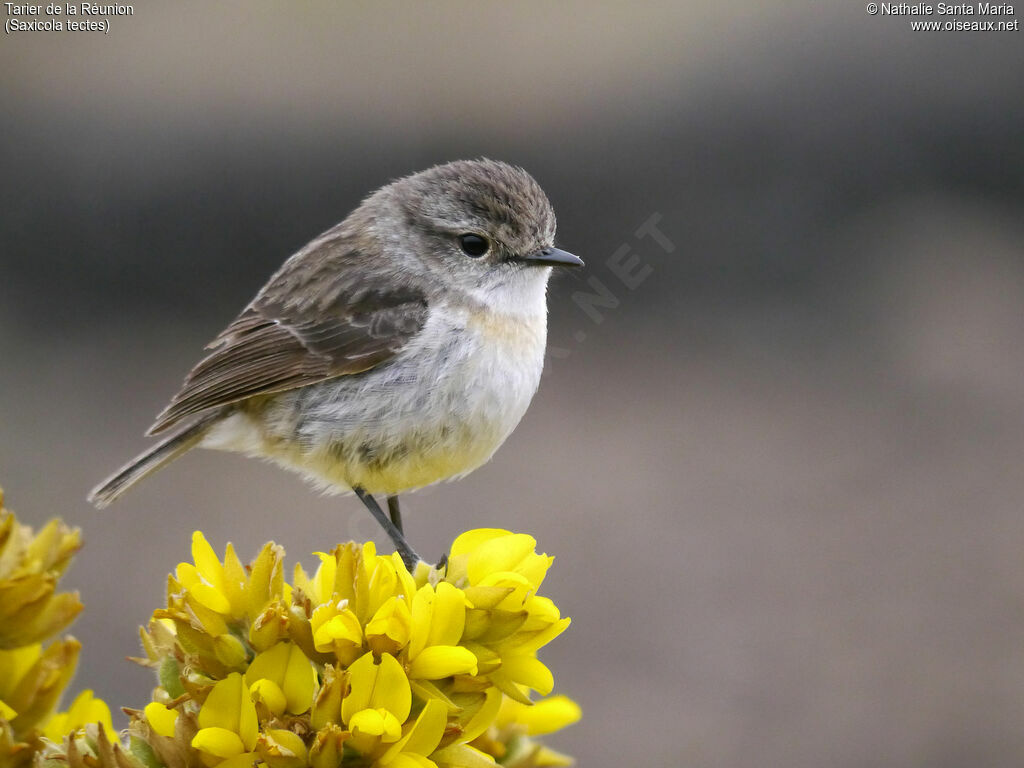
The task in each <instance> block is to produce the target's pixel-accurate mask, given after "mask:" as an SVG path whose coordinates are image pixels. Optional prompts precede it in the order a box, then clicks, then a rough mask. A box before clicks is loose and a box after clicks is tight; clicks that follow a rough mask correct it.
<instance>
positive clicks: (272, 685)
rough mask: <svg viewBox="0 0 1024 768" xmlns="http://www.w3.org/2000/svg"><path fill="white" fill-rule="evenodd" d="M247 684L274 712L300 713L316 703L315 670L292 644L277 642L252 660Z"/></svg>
mask: <svg viewBox="0 0 1024 768" xmlns="http://www.w3.org/2000/svg"><path fill="white" fill-rule="evenodd" d="M245 683H246V685H248V686H249V691H250V692H251V693H252V696H253V699H254V700H257V701H263V702H264V703H265V704H266V705H267V707H268V709H269V710H270V711H271V712H273V713H274V714H275V715H281V714H283V713H284V712H285V711H288V712H290V713H291V714H294V715H301V714H302V713H303V712H306V711H307V710H309V708H310V707H311V706H312V704H313V693H314V691H315V690H316V685H317V677H316V670H315V669H314V668H313V665H312V663H311V662H310V660H309V659H308V658H306V656H305V654H304V653H302V651H301V650H300V649H299V648H298V647H297V646H295V645H293V644H292V643H287V642H285V643H278V644H277V645H275V646H274V647H273V648H270V649H268V650H266V651H263V652H262V653H260V654H259V655H257V656H256V658H254V659H253V660H252V663H251V664H250V665H249V669H247V670H246V672H245Z"/></svg>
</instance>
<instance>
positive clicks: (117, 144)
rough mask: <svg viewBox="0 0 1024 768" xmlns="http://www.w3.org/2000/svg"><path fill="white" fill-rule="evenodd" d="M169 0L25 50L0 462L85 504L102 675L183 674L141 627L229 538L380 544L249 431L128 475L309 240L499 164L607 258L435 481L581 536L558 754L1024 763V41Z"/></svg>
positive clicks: (680, 7) (76, 581)
mask: <svg viewBox="0 0 1024 768" xmlns="http://www.w3.org/2000/svg"><path fill="white" fill-rule="evenodd" d="M134 8H135V15H134V16H133V17H114V18H112V23H111V30H110V33H109V34H106V35H104V34H102V33H84V32H79V33H73V32H62V33H20V34H15V35H9V36H5V37H4V38H3V40H2V41H0V70H2V71H3V72H4V75H3V77H2V83H0V89H2V90H0V94H2V104H0V176H2V179H3V183H2V185H0V231H2V237H3V242H2V246H0V483H2V484H3V487H4V490H5V492H6V498H7V504H8V506H10V507H12V508H13V509H15V510H16V511H17V512H18V513H19V514H20V516H21V517H22V519H23V520H25V521H26V522H31V523H33V524H39V523H42V522H43V521H44V520H46V519H47V518H49V517H50V516H52V515H61V516H63V517H64V518H65V519H66V520H68V521H69V522H70V523H72V524H74V525H79V526H81V527H82V528H83V531H84V535H85V540H86V547H85V550H84V551H83V552H82V553H81V554H80V555H79V557H78V559H77V562H76V564H75V566H74V567H73V569H72V571H71V572H70V574H69V576H68V577H67V583H68V584H69V585H71V586H72V587H76V588H79V589H80V590H81V591H82V594H83V599H84V601H85V603H86V611H85V612H84V613H83V615H82V616H81V618H80V619H79V620H78V622H77V623H76V624H75V626H74V629H73V631H74V633H75V635H76V636H78V637H79V638H80V639H81V640H82V641H83V643H84V645H85V649H84V652H83V663H82V668H81V669H80V671H79V675H78V686H89V687H92V688H94V689H95V690H96V692H97V694H98V695H101V696H103V697H104V698H105V699H107V700H108V701H110V702H111V703H112V704H115V705H134V706H138V705H140V704H141V703H142V702H144V701H145V700H146V698H147V697H148V693H149V690H150V688H151V686H152V685H153V683H154V681H153V679H152V677H151V675H150V673H149V672H148V671H146V670H144V669H141V668H137V667H134V666H133V665H131V664H130V663H127V662H125V661H124V657H125V656H126V655H134V654H135V653H137V652H138V636H137V626H138V625H139V624H140V623H142V622H144V621H145V620H146V619H147V617H148V615H149V613H150V612H151V611H152V609H153V608H155V607H156V606H157V605H159V604H160V602H161V601H162V599H163V591H164V587H165V579H166V574H167V572H168V571H170V570H171V569H172V568H173V567H174V566H175V564H176V563H177V562H178V561H180V560H182V559H185V558H186V557H187V555H188V545H189V536H190V533H191V531H192V530H193V529H195V528H199V527H201V528H202V529H203V530H204V531H205V533H206V535H207V536H208V537H209V539H210V540H211V542H213V543H214V544H215V546H216V547H217V548H218V549H222V547H223V545H224V543H225V542H226V541H228V540H230V541H233V542H234V543H235V545H236V546H237V547H238V549H239V551H240V553H243V556H245V555H246V553H248V555H249V556H251V555H254V554H255V552H256V550H257V547H258V546H259V545H260V544H261V543H262V542H264V541H266V540H267V539H274V540H276V541H278V542H280V543H281V544H283V545H284V546H285V548H286V549H287V551H288V553H289V563H294V562H295V561H296V560H301V561H302V562H304V563H305V564H306V565H307V567H309V566H310V565H312V562H313V558H312V557H311V556H310V555H309V554H308V553H310V552H312V551H313V550H318V549H325V548H327V547H328V546H329V545H330V544H331V543H332V542H335V541H340V540H343V539H348V538H352V537H355V538H359V539H365V538H368V537H373V538H376V539H377V540H380V538H381V537H380V534H379V533H378V532H377V530H376V529H375V528H374V525H373V523H372V522H371V520H370V518H369V516H368V515H366V514H365V513H364V512H362V511H361V509H360V505H359V504H358V503H357V502H356V501H354V500H353V499H339V498H320V497H318V496H317V495H316V494H314V493H313V492H311V491H310V490H309V489H308V488H307V487H306V486H304V485H303V483H302V482H301V481H300V480H299V479H297V478H296V477H293V476H292V475H290V474H286V473H284V472H283V471H281V470H278V469H276V468H273V467H269V466H265V465H262V464H260V463H258V462H255V461H252V460H248V459H243V458H240V457H236V456H232V455H227V454H212V453H205V454H200V453H195V454H190V455H188V456H186V457H185V458H184V459H182V460H181V461H180V462H178V463H177V464H176V465H174V466H173V467H172V468H170V469H168V470H166V471H164V472H162V473H160V474H159V475H157V476H155V477H154V478H152V479H150V480H149V481H147V482H146V483H144V484H143V485H141V486H139V487H138V488H137V489H136V490H135V491H134V492H133V493H131V494H130V495H129V496H128V497H126V498H125V499H124V500H123V501H122V502H121V503H119V504H117V505H116V506H115V507H113V508H111V509H109V510H106V511H104V512H103V513H99V512H97V511H95V510H93V509H92V508H91V507H89V506H88V505H87V504H86V502H85V495H86V492H87V491H88V490H89V488H90V487H92V485H94V484H95V483H96V482H97V481H99V480H100V479H102V478H103V477H105V476H106V475H107V474H108V473H110V472H111V471H113V470H114V469H116V468H117V467H118V466H119V465H120V464H121V463H122V462H123V461H125V460H127V459H128V458H130V457H131V456H133V455H135V454H136V453H138V452H139V451H141V450H142V449H143V448H144V447H145V446H146V444H147V442H146V440H145V439H144V438H143V437H142V433H143V431H144V430H145V429H146V427H147V426H148V425H149V424H150V422H151V420H152V418H153V416H154V415H155V413H156V412H157V411H158V410H159V409H160V408H161V407H162V406H163V405H164V403H165V402H166V400H167V399H168V398H169V396H170V395H171V394H173V392H174V391H175V390H176V388H177V386H178V384H179V382H180V381H181V378H182V377H183V375H184V374H185V372H186V371H187V370H188V369H189V367H190V366H191V365H192V364H193V363H194V362H195V361H196V360H197V359H198V357H199V355H200V354H201V352H202V347H203V345H204V344H205V343H206V342H207V341H209V340H210V339H211V338H212V337H213V336H214V335H216V333H217V332H218V331H220V329H221V328H222V327H223V326H224V325H225V324H226V323H227V322H228V321H229V320H230V319H231V318H232V317H233V316H234V315H235V314H236V312H238V311H239V310H240V309H241V308H242V306H243V305H244V304H245V303H246V302H247V301H248V300H249V299H250V298H251V296H252V295H253V294H254V293H255V291H256V290H257V289H258V288H259V287H260V286H261V285H262V284H263V282H264V281H265V280H266V278H267V277H268V276H269V275H270V273H271V272H272V271H273V270H274V269H276V267H277V266H278V265H279V264H280V263H281V261H283V259H284V258H285V257H286V256H288V255H289V254H291V253H292V252H293V251H295V250H296V249H297V248H299V247H300V246H302V245H303V244H304V243H305V242H306V241H307V240H309V239H311V238H312V237H313V236H314V235H316V234H318V233H319V232H321V231H322V230H324V229H326V228H328V227H329V226H331V225H332V224H334V223H335V222H337V221H338V220H340V219H341V218H342V217H343V216H344V215H345V214H346V213H347V212H348V211H350V210H351V209H352V208H353V207H354V206H355V205H356V204H357V203H358V202H359V200H360V199H361V197H362V196H363V195H364V194H366V193H367V192H369V191H370V190H372V189H374V188H375V187H377V186H379V185H381V184H383V183H385V182H387V181H388V180H390V179H392V178H395V177H397V176H400V175H404V174H406V173H409V172H411V171H415V170H420V169H422V168H425V167H427V166H430V165H432V164H435V163H438V162H443V161H446V160H451V159H456V158H462V157H478V156H487V157H492V158H498V159H503V160H507V161H510V162H514V163H517V164H520V165H522V166H524V167H526V168H527V169H528V170H529V171H531V172H532V173H533V174H534V175H535V176H536V178H537V179H538V180H539V181H540V182H541V184H542V185H543V187H544V188H545V189H546V190H547V192H548V194H549V196H550V198H551V200H552V202H553V204H554V206H555V209H556V211H557V213H558V216H559V240H558V242H559V245H561V246H562V247H564V248H566V249H568V250H571V251H573V252H575V253H578V254H580V255H581V256H583V257H584V258H585V259H586V260H587V265H588V268H587V270H586V271H585V272H581V273H574V274H572V275H565V276H563V277H562V278H561V279H559V280H558V281H557V282H555V283H554V284H553V286H552V289H551V299H550V304H551V322H550V334H549V340H550V344H551V347H552V351H551V355H550V356H549V361H548V366H547V369H546V371H545V376H544V379H543V381H542V384H541V387H540V391H539V392H538V394H537V396H536V398H535V400H534V404H533V406H532V408H531V410H530V411H529V412H528V414H527V416H526V418H525V419H524V421H523V423H522V424H521V425H520V427H519V428H518V430H517V431H516V432H515V433H514V434H513V436H512V437H511V438H510V440H509V441H508V443H507V444H506V445H505V447H504V448H503V449H502V450H501V451H500V452H499V453H498V455H497V457H496V458H495V459H494V461H492V462H491V463H490V464H489V465H487V466H486V467H484V468H482V469H480V470H479V471H477V472H476V473H475V474H473V475H472V476H471V477H469V478H467V479H466V480H464V481H462V482H459V483H455V484H451V485H442V486H438V487H435V488H431V489H428V490H426V491H423V492H420V493H417V494H416V495H414V496H411V497H408V498H407V500H406V503H405V511H406V520H407V529H408V531H409V535H410V538H411V540H412V541H413V543H414V544H415V545H416V546H417V548H418V549H419V550H420V551H421V552H423V553H426V554H431V555H433V554H437V555H439V554H440V553H441V552H442V551H444V549H445V547H446V546H447V544H448V543H449V542H450V541H451V540H452V538H453V537H454V536H455V535H456V534H457V533H458V532H460V531H462V530H465V529H467V528H470V527H476V526H481V525H495V526H502V527H511V528H514V529H516V530H521V531H528V532H530V533H532V534H534V535H535V536H536V537H537V539H538V541H539V548H540V549H541V550H543V551H547V552H549V553H552V554H555V555H556V556H557V559H556V564H555V567H554V569H553V571H552V574H551V576H550V577H549V581H548V582H546V585H545V589H546V591H547V593H548V594H550V595H551V596H552V597H553V598H554V599H555V600H556V602H557V603H558V604H559V605H560V606H561V607H562V609H563V612H564V613H566V614H569V615H571V616H572V617H573V618H574V623H573V625H572V628H571V629H570V631H569V632H568V634H567V635H564V636H563V637H562V638H561V639H560V640H559V641H557V642H555V643H554V644H553V645H552V646H551V647H549V648H548V649H546V654H545V655H544V656H543V657H542V658H543V659H544V660H545V661H546V662H547V663H548V664H549V666H551V668H552V669H553V670H554V671H555V677H556V685H557V690H558V691H560V692H564V693H568V694H570V695H572V696H573V697H575V698H576V699H577V700H579V701H580V702H581V704H582V706H583V709H584V719H583V721H582V722H581V723H580V724H578V725H576V726H574V727H573V728H571V729H569V730H568V731H566V732H564V733H563V734H560V735H558V736H557V737H554V738H552V739H551V742H552V744H553V745H554V746H556V747H557V748H559V749H562V750H565V751H568V752H570V753H572V754H574V755H576V756H577V757H578V758H579V763H580V765H581V766H597V765H606V766H621V765H644V766H694V767H700V766H737V767H742V766H758V767H759V768H763V766H819V765H822V764H827V765H831V766H835V767H836V768H844V767H846V766H850V767H852V766H865V765H885V766H889V767H890V768H899V767H901V766H922V765H928V766H963V765H971V766H975V767H977V766H1004V765H1019V764H1020V762H1021V760H1022V759H1024V556H1022V553H1024V509H1022V503H1021V500H1022V498H1024V472H1022V471H1021V457H1022V454H1024V408H1022V406H1024V246H1022V243H1024V217H1022V216H1021V213H1022V210H1024V207H1022V206H1024V91H1022V90H1021V88H1020V83H1021V78H1022V75H1024V45H1022V41H1024V38H1022V37H1021V35H1022V34H1024V33H1022V32H1019V31H1017V32H1014V31H1010V32H912V31H911V30H910V24H909V18H908V17H894V16H881V15H879V16H870V15H868V14H867V13H866V12H865V7H864V5H863V4H862V3H856V2H844V3H840V2H825V3H821V2H810V1H809V0H792V1H791V2H786V3H759V2H755V1H754V0H740V1H739V2H735V3H726V4H723V3H717V2H713V1H712V0H695V1H693V2H684V3H680V2H674V1H673V2H668V1H666V2H651V3H631V4H629V5H628V6H627V5H625V4H598V3H592V2H583V0H575V1H574V2H564V3H559V4H546V3H540V2H524V3H517V4H514V5H513V4H497V3H432V4H426V3H422V4H399V3H394V4H389V3H373V4H371V3H348V2H345V3H333V2H321V1H318V0H316V1H313V0H311V1H310V2H304V3H285V2H255V3H253V2H241V1H240V0H239V1H236V2H222V1H219V0H218V2H199V1H196V2H190V1H181V2H176V3H156V2H146V1H144V0H139V1H137V2H135V3H134ZM1009 18H1010V19H1011V20H1012V19H1013V18H1015V17H1009ZM645 223H646V224H647V227H646V228H643V227H644V225H645ZM653 228H656V233H657V234H655V229H653ZM638 230H640V232H641V234H640V235H638V234H637V233H638ZM623 247H625V249H623ZM623 254H625V256H623ZM634 257H635V258H634ZM623 259H625V262H628V264H627V266H628V269H629V274H630V276H631V279H628V280H626V281H623V279H622V269H620V268H618V266H617V265H619V264H622V263H625V262H624V261H623ZM631 259H632V260H631ZM595 281H597V282H595ZM627 283H628V284H627ZM587 295H590V296H593V295H599V296H601V297H602V298H601V299H600V301H599V303H597V304H595V303H594V302H593V301H592V300H589V299H587V298H586V296H587Z"/></svg>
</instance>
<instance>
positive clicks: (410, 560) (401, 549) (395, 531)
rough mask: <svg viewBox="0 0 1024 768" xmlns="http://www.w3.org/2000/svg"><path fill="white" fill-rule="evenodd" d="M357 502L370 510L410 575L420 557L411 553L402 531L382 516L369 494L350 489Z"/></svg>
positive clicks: (381, 511)
mask: <svg viewBox="0 0 1024 768" xmlns="http://www.w3.org/2000/svg"><path fill="white" fill-rule="evenodd" d="M352 490H353V491H354V492H355V494H356V496H358V497H359V500H360V501H361V502H363V504H365V505H366V508H367V509H368V510H370V514H371V515H373V516H374V518H375V519H376V520H377V522H378V523H380V525H381V527H382V528H383V529H384V531H385V532H386V533H387V535H388V536H390V537H391V541H392V542H393V543H394V545H395V549H396V550H397V551H398V554H399V555H400V556H401V557H402V561H403V562H404V563H405V567H406V568H408V569H409V571H410V573H411V572H412V571H413V570H414V569H415V568H416V563H418V562H419V561H420V556H419V555H417V554H416V553H415V552H413V551H412V547H410V546H409V542H407V541H406V540H405V536H403V535H402V529H401V528H399V527H398V526H396V525H395V524H394V523H393V522H391V519H390V518H389V517H388V516H387V515H385V514H384V510H383V509H381V508H380V504H378V503H377V500H376V499H375V498H373V496H371V495H370V494H368V493H367V492H366V491H364V490H363V489H362V488H353V489H352Z"/></svg>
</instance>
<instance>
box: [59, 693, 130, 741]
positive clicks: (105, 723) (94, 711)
mask: <svg viewBox="0 0 1024 768" xmlns="http://www.w3.org/2000/svg"><path fill="white" fill-rule="evenodd" d="M92 723H99V725H100V727H102V728H103V730H104V731H105V732H106V734H107V738H108V739H110V740H111V741H116V740H117V732H116V731H115V730H114V723H113V722H112V721H111V719H110V707H109V706H107V703H106V702H105V701H103V700H102V699H97V698H96V697H94V696H93V693H92V691H90V690H88V689H86V690H84V691H82V692H81V693H80V694H78V696H76V697H75V700H74V701H73V702H71V706H70V707H69V708H68V710H67V712H58V713H56V714H55V715H53V716H52V717H51V718H50V720H49V722H47V724H46V727H45V728H44V729H43V735H44V736H46V738H48V739H50V741H55V742H60V741H61V740H62V739H63V738H64V737H65V736H66V735H68V734H69V733H72V732H73V731H78V730H81V729H83V728H85V726H87V725H91V724H92Z"/></svg>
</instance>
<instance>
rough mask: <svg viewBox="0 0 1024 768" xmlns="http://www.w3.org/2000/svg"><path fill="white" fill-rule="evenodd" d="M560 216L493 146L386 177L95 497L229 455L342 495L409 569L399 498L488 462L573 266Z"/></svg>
mask: <svg viewBox="0 0 1024 768" xmlns="http://www.w3.org/2000/svg"><path fill="white" fill-rule="evenodd" d="M555 224H556V222H555V214H554V211H553V209H552V206H551V203H550V201H549V200H548V198H547V196H546V195H545V193H544V191H543V190H542V189H541V187H540V185H539V184H538V183H537V181H536V180H535V179H534V178H533V177H532V176H531V175H530V174H529V173H527V172H526V171H525V170H523V169H522V168H520V167H518V166H514V165H511V164H508V163H504V162H499V161H495V160H489V159H479V160H458V161H454V162H449V163H445V164H442V165H436V166H434V167H431V168H428V169H427V170H424V171H421V172H419V173H414V174H412V175H409V176H405V177H403V178H399V179H397V180H395V181H393V182H391V183H389V184H387V185H385V186H383V187H381V188H380V189H378V190H376V191H375V192H373V193H371V194H370V195H369V196H367V197H366V198H365V199H364V200H363V201H362V203H361V204H360V205H359V206H358V207H357V208H355V210H353V211H352V212H351V213H350V214H349V215H348V216H347V217H346V218H345V219H344V220H343V221H341V223H339V224H337V225H336V226H334V227H332V228H330V229H328V230H327V231H326V232H324V233H323V234H321V235H319V236H318V237H316V238H314V239H313V240H312V241H310V242H309V243H308V244H307V245H306V246H304V247H303V248H302V249H300V250H299V251H297V252H296V253H295V254H293V255H292V256H291V257H289V258H288V259H287V260H286V261H285V262H284V264H283V265H282V266H281V267H280V269H279V270H278V271H277V272H276V273H275V274H274V275H273V276H271V278H270V279H269V281H268V282H267V283H266V285H265V286H264V287H263V288H262V289H261V290H260V291H259V292H258V293H257V295H256V297H255V298H254V299H253V300H252V301H251V302H250V303H249V304H248V305H247V306H246V307H245V308H244V309H243V310H242V312H241V313H240V314H239V315H238V316H237V317H236V318H235V319H234V320H233V321H232V322H231V323H230V324H229V325H228V326H227V327H226V328H225V329H224V330H223V331H222V332H221V333H220V334H219V335H218V336H217V337H216V338H215V339H214V340H213V341H212V342H211V343H210V344H209V345H207V350H208V354H207V355H206V356H205V357H203V358H202V359H201V360H200V361H199V362H198V363H197V364H196V365H195V367H193V368H192V370H191V371H190V372H189V373H188V375H187V376H186V377H185V381H184V383H183V385H182V386H181V388H180V390H179V391H178V392H177V394H175V395H174V397H173V398H172V399H171V401H170V402H169V403H168V405H167V406H166V407H165V408H164V409H163V411H162V412H161V413H160V414H159V415H158V416H157V418H156V421H155V422H154V423H153V425H152V426H151V427H150V428H149V430H148V432H147V434H148V435H160V436H162V439H161V440H160V442H159V443H157V444H155V445H154V446H152V447H151V448H150V449H149V450H147V451H146V452H144V453H142V454H141V455H140V456H138V457H136V458H135V459H133V460H132V461H130V462H129V463H128V464H126V465H125V466H124V467H123V468H122V469H120V470H119V471H118V472H116V473H115V474H114V475H112V476H111V477H110V478H108V479H107V480H105V481H104V482H103V483H101V484H100V485H98V486H97V487H96V488H94V489H93V490H92V492H91V493H90V494H89V500H90V501H91V502H92V503H93V504H94V505H95V506H97V507H99V508H102V507H105V506H107V505H108V504H110V503H111V502H113V501H114V500H116V499H117V498H118V497H120V496H121V495H122V494H123V493H124V492H125V491H127V490H128V489H129V488H130V487H132V486H133V485H135V484H136V483H138V482H139V481H140V480H142V479H143V478H145V477H147V476H149V475H150V474H152V473H153V472H156V471H157V470H159V469H161V468H163V467H164V466H166V465H167V464H169V463H170V462H171V461H173V460H174V459H176V458H178V457H179V456H181V455H182V454H184V453H186V452H187V451H189V450H191V449H193V448H195V447H201V448H207V449H214V450H223V451H232V452H237V453H241V454H245V455H248V456H252V457H257V458H262V459H267V460H270V461H271V462H273V463H276V464H278V465H280V466H282V467H284V468H286V469H288V470H292V471H294V472H297V473H298V474H300V475H301V476H303V477H304V478H306V479H307V480H308V481H311V482H312V483H313V484H314V486H316V487H317V488H318V489H319V490H321V491H323V492H326V493H340V494H347V493H354V494H355V495H356V496H357V497H358V498H359V499H360V500H361V501H362V503H363V504H364V505H365V506H366V507H367V509H368V510H369V511H370V512H371V514H372V515H373V516H374V518H375V519H376V520H377V521H378V522H379V523H380V524H381V526H382V527H383V528H384V530H385V531H386V532H387V533H388V535H389V536H390V537H391V539H392V541H393V543H394V545H395V549H396V551H398V552H399V554H400V555H401V557H402V558H403V560H405V561H406V564H407V565H409V567H410V568H412V566H413V564H414V563H416V562H418V559H419V558H418V555H416V553H415V551H414V550H413V549H412V547H411V546H409V544H408V542H407V541H406V540H405V537H404V532H403V528H402V520H401V508H400V505H399V495H400V494H404V493H407V492H409V491H413V490H415V489H418V488H422V487H425V486H428V485H431V484H434V483H437V482H439V481H443V480H448V479H455V478H460V477H464V476H465V475H467V474H469V473H470V472H472V471H473V470H475V469H477V468H478V467H480V466H481V465H483V464H484V463H486V462H487V461H488V460H489V459H490V458H491V457H492V456H493V455H494V453H495V451H497V449H498V448H499V446H501V444H502V443H503V442H504V441H505V439H506V438H507V437H508V436H509V435H510V434H511V432H512V431H513V430H514V429H515V427H516V425H517V424H518V423H519V421H520V419H521V418H522V416H523V414H524V413H525V412H526V410H527V407H528V406H529V404H530V401H531V400H532V398H533V396H534V393H535V392H536V391H537V388H538V385H539V383H540V377H541V371H542V369H543V365H544V355H545V347H546V336H547V285H548V280H549V277H550V275H551V273H552V271H553V269H556V268H566V267H581V266H583V261H582V259H580V258H579V257H578V256H575V255H573V254H571V253H569V252H567V251H564V250H561V249H559V248H556V247H555V245H554V237H555ZM379 495H383V496H386V497H387V502H388V514H385V513H384V512H383V510H382V509H381V507H380V505H379V503H378V502H377V500H376V498H375V496H379Z"/></svg>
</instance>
